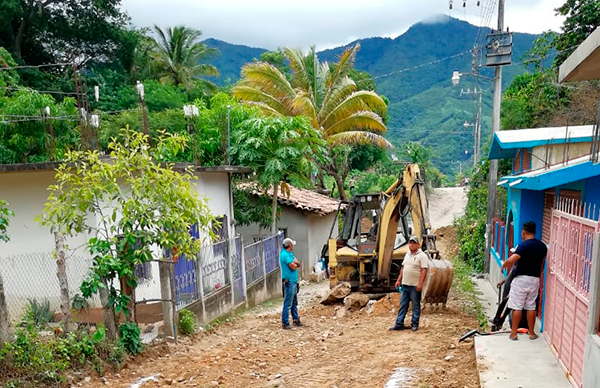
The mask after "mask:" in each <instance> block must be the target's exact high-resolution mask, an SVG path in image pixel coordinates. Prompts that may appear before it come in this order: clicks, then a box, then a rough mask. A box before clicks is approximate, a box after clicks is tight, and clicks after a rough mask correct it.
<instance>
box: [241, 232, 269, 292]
mask: <svg viewBox="0 0 600 388" xmlns="http://www.w3.org/2000/svg"><path fill="white" fill-rule="evenodd" d="M263 257H264V245H263V243H262V241H259V242H257V243H254V244H250V245H248V246H246V247H244V261H245V263H244V264H245V265H246V283H247V285H248V286H249V285H251V284H252V283H254V282H256V281H258V280H260V279H262V278H263V277H264V273H263Z"/></svg>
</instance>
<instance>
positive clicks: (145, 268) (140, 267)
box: [133, 262, 152, 281]
mask: <svg viewBox="0 0 600 388" xmlns="http://www.w3.org/2000/svg"><path fill="white" fill-rule="evenodd" d="M133 274H134V275H135V277H137V278H138V281H144V280H152V263H151V262H146V263H142V264H136V265H135V267H134V268H133Z"/></svg>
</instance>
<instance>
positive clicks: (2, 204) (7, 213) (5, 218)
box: [0, 199, 15, 242]
mask: <svg viewBox="0 0 600 388" xmlns="http://www.w3.org/2000/svg"><path fill="white" fill-rule="evenodd" d="M14 215H15V213H14V212H13V211H12V210H10V209H9V208H8V203H6V201H4V200H2V199H0V241H4V242H8V240H9V236H8V233H7V229H8V224H9V220H10V218H11V217H14Z"/></svg>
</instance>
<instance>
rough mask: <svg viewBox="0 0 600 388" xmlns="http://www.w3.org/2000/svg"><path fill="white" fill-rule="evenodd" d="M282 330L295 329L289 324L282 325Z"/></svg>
mask: <svg viewBox="0 0 600 388" xmlns="http://www.w3.org/2000/svg"><path fill="white" fill-rule="evenodd" d="M281 328H282V329H283V330H292V329H293V327H292V325H290V324H289V323H288V324H285V323H282V324H281Z"/></svg>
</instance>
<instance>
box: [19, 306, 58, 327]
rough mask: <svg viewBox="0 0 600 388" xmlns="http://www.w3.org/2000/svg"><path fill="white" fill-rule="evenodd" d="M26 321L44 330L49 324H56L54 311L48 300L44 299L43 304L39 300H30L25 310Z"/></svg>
mask: <svg viewBox="0 0 600 388" xmlns="http://www.w3.org/2000/svg"><path fill="white" fill-rule="evenodd" d="M25 319H26V321H27V322H30V323H32V324H33V325H35V326H36V327H39V328H44V327H46V325H48V323H50V322H54V311H52V309H51V308H50V302H49V301H48V299H44V301H43V302H41V303H40V302H38V301H37V299H33V300H31V299H30V300H29V303H28V304H27V307H26V309H25Z"/></svg>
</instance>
